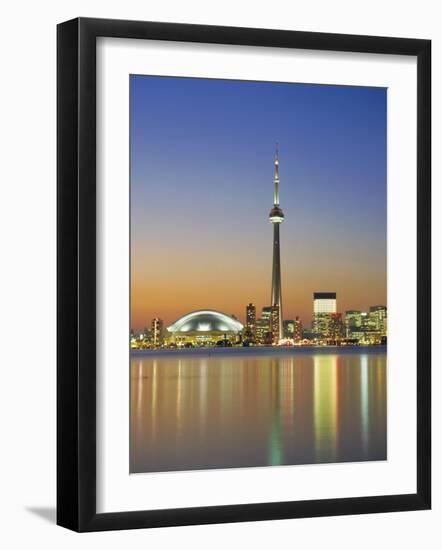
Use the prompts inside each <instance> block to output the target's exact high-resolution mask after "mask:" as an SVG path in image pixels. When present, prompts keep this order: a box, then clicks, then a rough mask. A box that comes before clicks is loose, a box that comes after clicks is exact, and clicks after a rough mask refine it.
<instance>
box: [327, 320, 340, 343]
mask: <svg viewBox="0 0 442 550" xmlns="http://www.w3.org/2000/svg"><path fill="white" fill-rule="evenodd" d="M327 336H328V337H329V338H331V339H332V340H339V339H340V338H342V337H343V336H344V324H343V322H342V313H330V325H329V329H328V334H327Z"/></svg>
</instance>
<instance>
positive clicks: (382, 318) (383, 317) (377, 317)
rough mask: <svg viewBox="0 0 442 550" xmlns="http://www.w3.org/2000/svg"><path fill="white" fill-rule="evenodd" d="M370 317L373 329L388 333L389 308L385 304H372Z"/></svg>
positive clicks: (384, 333)
mask: <svg viewBox="0 0 442 550" xmlns="http://www.w3.org/2000/svg"><path fill="white" fill-rule="evenodd" d="M368 317H369V324H370V328H371V330H374V331H376V332H379V333H380V334H383V335H386V334H387V308H386V307H385V306H371V307H370V310H369V313H368Z"/></svg>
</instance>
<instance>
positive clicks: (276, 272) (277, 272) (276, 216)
mask: <svg viewBox="0 0 442 550" xmlns="http://www.w3.org/2000/svg"><path fill="white" fill-rule="evenodd" d="M273 184H274V188H273V208H272V209H271V210H270V214H269V219H270V223H271V224H272V225H273V268H272V296H271V305H272V307H274V306H277V307H278V319H279V320H278V333H277V337H278V341H279V340H280V339H281V338H282V337H283V327H282V319H283V316H282V294H281V256H280V244H279V226H280V225H281V223H282V222H283V221H284V214H283V212H282V210H281V208H280V207H279V152H278V145H276V154H275V177H274V180H273Z"/></svg>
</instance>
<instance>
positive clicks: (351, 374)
mask: <svg viewBox="0 0 442 550" xmlns="http://www.w3.org/2000/svg"><path fill="white" fill-rule="evenodd" d="M130 413H131V457H130V464H131V472H132V473H135V472H158V471H172V470H197V469H207V468H239V467H247V466H271V465H282V464H311V463H321V462H347V461H363V460H385V459H386V447H387V445H386V443H387V440H386V349H385V348H384V347H371V348H354V349H348V348H346V349H342V348H310V349H309V348H307V349H306V348H302V349H299V348H295V349H294V350H293V349H284V350H281V351H279V350H265V349H247V348H243V349H238V350H214V351H212V352H210V354H209V352H208V351H207V350H199V351H191V350H186V351H184V352H183V351H182V352H179V353H177V352H168V351H165V352H157V353H153V352H147V353H137V352H135V353H132V355H131V411H130Z"/></svg>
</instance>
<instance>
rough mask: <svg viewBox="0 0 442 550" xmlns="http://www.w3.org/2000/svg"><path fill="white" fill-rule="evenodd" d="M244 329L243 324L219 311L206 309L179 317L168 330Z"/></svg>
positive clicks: (188, 331) (174, 332)
mask: <svg viewBox="0 0 442 550" xmlns="http://www.w3.org/2000/svg"><path fill="white" fill-rule="evenodd" d="M242 329H243V325H242V324H241V323H240V322H239V321H237V320H236V319H234V318H233V317H230V315H226V314H225V313H221V312H219V311H214V310H210V309H204V310H200V311H192V312H191V313H187V314H186V315H183V316H182V317H180V318H179V319H177V320H176V321H175V322H174V323H173V324H172V325H170V327H167V330H168V332H170V333H172V334H173V335H176V334H182V335H185V334H189V333H193V334H195V333H202V334H204V333H206V334H207V333H238V332H240V331H241V330H242Z"/></svg>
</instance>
